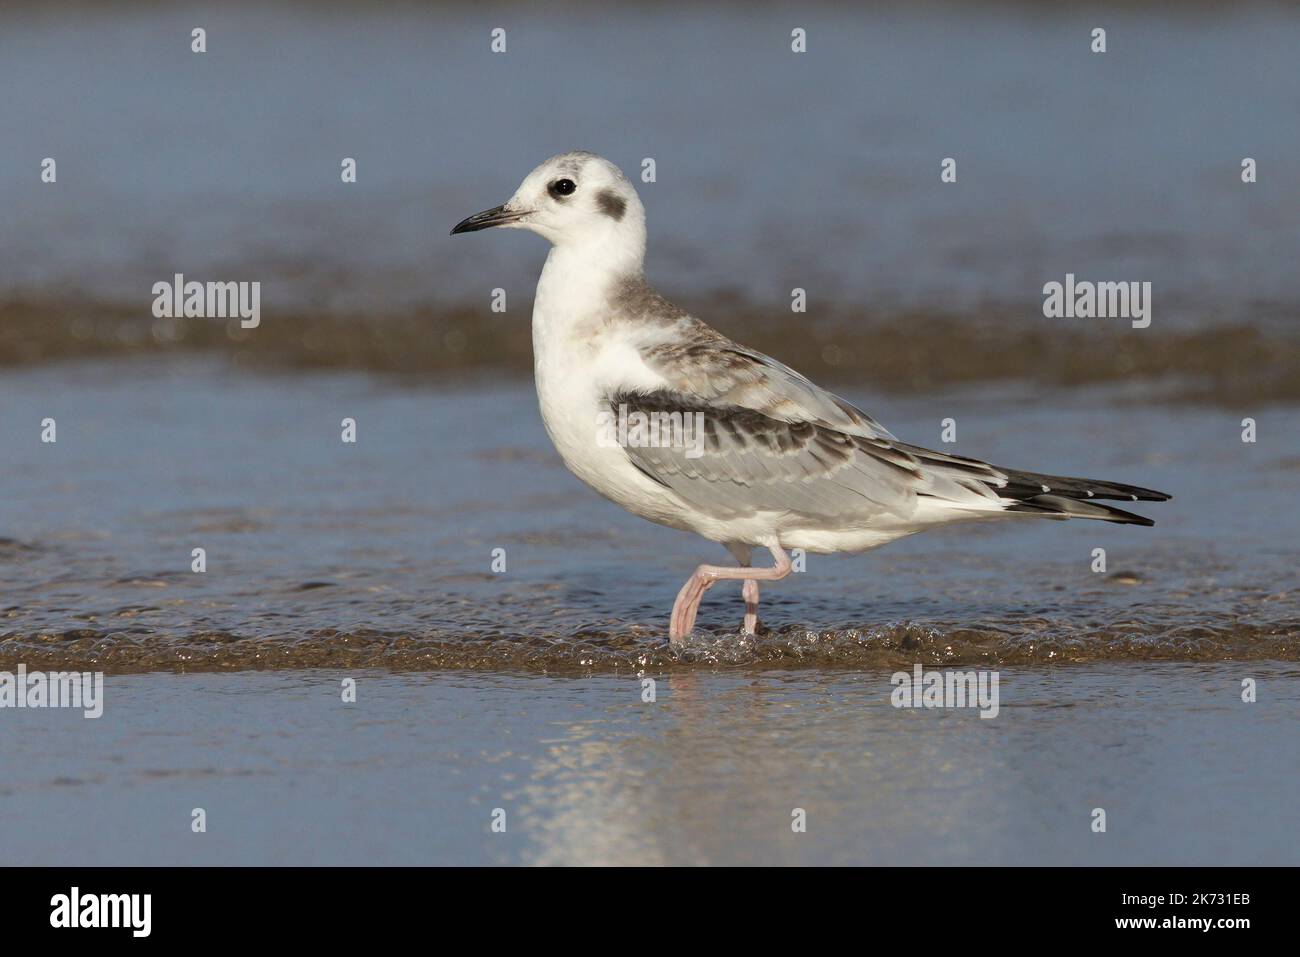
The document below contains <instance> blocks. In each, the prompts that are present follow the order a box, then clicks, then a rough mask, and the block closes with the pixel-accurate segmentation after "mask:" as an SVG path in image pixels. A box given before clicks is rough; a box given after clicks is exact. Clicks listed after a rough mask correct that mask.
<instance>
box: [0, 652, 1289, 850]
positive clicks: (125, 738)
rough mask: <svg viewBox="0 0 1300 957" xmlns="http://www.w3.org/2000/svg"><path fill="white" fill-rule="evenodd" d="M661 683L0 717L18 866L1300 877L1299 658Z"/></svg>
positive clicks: (189, 684) (425, 688) (117, 705)
mask: <svg viewBox="0 0 1300 957" xmlns="http://www.w3.org/2000/svg"><path fill="white" fill-rule="evenodd" d="M345 675H346V676H351V677H355V678H356V679H357V681H358V686H357V701H356V703H355V704H346V705H345V704H343V703H341V700H340V693H339V687H340V685H339V682H340V678H341V677H343V676H345ZM656 677H657V678H658V682H657V689H656V701H655V702H654V703H644V702H643V701H642V691H641V683H640V681H639V680H638V679H637V678H636V677H635V676H631V675H629V676H626V677H615V676H607V675H598V676H587V677H576V678H557V677H547V676H540V675H536V674H531V675H510V674H481V673H469V674H467V673H458V672H441V673H433V674H419V675H415V674H409V675H394V674H390V673H386V672H380V673H373V672H366V671H362V672H357V671H351V670H349V671H341V670H315V671H308V672H299V671H285V672H265V673H260V674H258V673H244V674H241V675H212V674H204V675H128V676H121V677H110V679H109V681H108V683H107V685H106V689H105V693H106V696H107V699H108V701H107V704H106V706H105V711H104V716H103V717H102V718H100V719H99V720H97V721H86V720H83V719H82V718H81V717H80V716H79V715H75V714H70V713H65V712H48V711H47V712H32V711H19V712H10V713H8V714H6V715H4V718H5V720H4V721H0V740H2V742H3V745H4V754H5V756H6V759H7V760H6V773H5V776H4V780H3V781H0V812H3V814H4V819H5V821H6V823H7V826H6V828H5V839H4V841H3V851H0V861H3V862H4V863H8V864H33V863H42V864H49V863H64V864H68V863H75V864H106V863H113V864H233V863H240V864H291V863H298V864H348V865H359V864H381V863H390V864H429V863H444V864H446V863H455V864H484V863H525V864H559V863H563V864H625V865H626V864H705V863H711V864H794V863H838V864H903V865H923V864H1072V865H1077V864H1149V863H1157V862H1158V863H1163V864H1212V865H1217V864H1246V865H1257V864H1291V865H1294V864H1296V863H1297V862H1298V861H1300V849H1298V848H1297V844H1296V841H1295V834H1296V832H1297V826H1298V825H1300V819H1298V817H1297V811H1296V804H1295V801H1294V800H1292V799H1291V794H1292V793H1293V788H1294V783H1295V769H1296V767H1297V766H1300V746H1298V745H1297V738H1296V735H1295V733H1294V731H1295V723H1296V719H1297V717H1300V671H1298V670H1297V667H1296V666H1295V665H1294V664H1262V663H1251V664H1245V663H1226V662H1225V663H1199V664H1195V665H1188V664H1148V663H1135V662H1124V663H1119V664H1101V665H1093V666H1079V667H1073V668H1041V667H1030V668H1019V667H1017V668H1009V669H1003V670H1002V673H1001V679H1002V680H1001V698H1002V704H1001V710H1000V712H999V714H998V716H997V717H996V718H995V719H992V720H983V719H981V718H979V717H978V716H977V714H976V713H975V712H972V711H936V710H928V711H927V710H896V709H894V708H892V707H891V706H890V704H889V692H890V690H891V686H890V683H889V675H888V674H887V673H885V672H877V671H870V670H863V671H854V672H843V671H823V670H798V671H766V672H760V673H755V672H747V673H743V674H718V673H712V672H708V671H702V672H696V673H681V674H671V675H657V676H656ZM1244 677H1253V678H1255V679H1256V680H1257V681H1258V687H1259V692H1260V694H1259V700H1258V701H1257V702H1256V703H1255V704H1244V703H1242V701H1241V699H1240V687H1241V680H1242V678H1244ZM1099 807H1100V808H1102V809H1104V810H1105V812H1106V815H1107V818H1106V832H1105V833H1104V834H1097V833H1093V831H1092V830H1091V823H1092V820H1093V812H1094V809H1095V808H1099ZM194 808H202V809H203V810H204V811H205V812H206V815H207V832H206V833H203V834H195V833H192V832H191V830H190V822H191V814H192V811H193V809H194ZM497 808H500V809H502V810H503V811H504V812H505V815H506V817H505V822H506V831H505V833H492V832H491V830H490V821H491V817H492V814H493V811H494V809H497ZM796 808H802V809H803V810H804V811H805V813H806V817H807V831H806V833H802V834H796V833H794V832H793V831H792V829H791V822H792V813H793V811H794V809H796Z"/></svg>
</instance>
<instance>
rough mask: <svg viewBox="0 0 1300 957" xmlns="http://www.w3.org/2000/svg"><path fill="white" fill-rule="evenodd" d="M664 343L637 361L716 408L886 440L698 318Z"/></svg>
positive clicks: (855, 414)
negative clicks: (749, 412) (740, 410)
mask: <svg viewBox="0 0 1300 957" xmlns="http://www.w3.org/2000/svg"><path fill="white" fill-rule="evenodd" d="M682 321H683V322H685V323H689V326H688V328H687V329H686V330H684V331H685V332H687V333H688V334H687V335H684V336H683V335H681V334H680V333H681V332H682V331H683V330H675V331H677V332H678V333H679V334H678V335H677V336H675V337H674V338H672V339H671V340H669V341H666V342H661V343H657V344H653V345H648V346H643V347H642V348H641V350H640V352H641V358H642V360H643V361H644V362H645V364H646V365H648V366H649V367H650V368H651V369H653V370H654V371H655V372H657V373H659V374H660V375H662V376H663V377H664V379H665V380H667V382H668V385H669V387H670V388H672V389H673V390H675V391H678V392H681V393H682V394H683V395H686V396H694V397H697V398H699V399H702V400H705V401H707V402H708V403H709V404H711V405H717V406H720V407H735V408H740V409H751V410H753V411H755V412H761V413H763V414H764V415H766V416H769V417H770V418H774V419H778V420H781V421H785V422H813V423H817V424H819V425H823V426H825V427H827V428H831V429H836V430H838V431H841V432H844V433H845V434H847V435H861V436H865V437H868V438H880V439H890V440H892V439H893V438H894V437H893V436H892V435H890V433H889V432H888V430H886V429H885V427H884V426H883V425H881V424H880V423H879V422H877V421H876V420H875V419H873V418H872V417H871V416H869V415H867V413H865V412H863V411H862V410H861V409H859V408H856V407H855V406H853V405H851V404H849V403H848V402H846V401H844V400H843V399H841V398H840V397H839V396H837V395H833V394H832V393H830V392H827V391H826V390H825V389H823V388H821V387H820V386H818V385H816V384H814V383H813V382H811V381H809V380H808V379H807V378H805V377H804V376H802V375H800V374H799V373H798V372H795V371H794V370H793V369H791V368H790V367H789V366H787V365H783V364H782V363H780V362H777V361H776V360H775V359H773V358H772V357H771V356H765V355H763V353H761V352H756V351H754V350H753V349H747V348H745V347H744V346H742V345H738V344H737V343H735V342H732V341H731V340H730V339H727V338H726V337H724V336H722V335H720V334H718V333H717V332H715V331H714V330H712V329H710V328H709V327H708V326H706V325H704V323H702V322H699V320H694V319H691V318H690V317H682Z"/></svg>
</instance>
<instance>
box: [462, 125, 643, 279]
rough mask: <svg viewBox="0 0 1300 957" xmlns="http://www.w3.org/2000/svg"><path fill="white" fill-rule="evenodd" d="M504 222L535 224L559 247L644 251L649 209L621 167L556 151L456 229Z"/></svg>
mask: <svg viewBox="0 0 1300 957" xmlns="http://www.w3.org/2000/svg"><path fill="white" fill-rule="evenodd" d="M493 226H501V227H504V228H506V229H531V230H532V231H533V232H535V233H537V234H538V235H539V236H542V237H544V238H546V239H548V240H550V241H551V242H552V243H553V244H554V245H556V246H561V247H565V246H572V247H588V248H590V249H591V250H592V251H593V252H596V251H603V252H604V253H605V254H623V255H633V256H635V258H636V259H637V260H638V262H639V260H640V258H641V257H642V256H643V255H644V253H645V208H644V207H643V206H642V205H641V200H640V198H639V197H638V196H637V194H636V190H635V189H633V188H632V184H631V183H629V182H628V180H627V177H626V176H624V175H623V172H622V170H620V169H619V168H618V167H617V166H615V165H614V164H613V163H611V162H610V161H609V160H607V159H605V158H604V157H603V156H597V155H596V154H595V153H588V152H585V151H583V150H578V151H575V152H572V153H561V154H560V155H559V156H552V157H551V158H550V159H548V160H547V161H546V162H545V163H543V164H542V165H541V166H538V167H537V168H536V169H535V170H533V171H532V172H531V173H529V174H528V175H527V176H525V177H524V181H523V182H522V183H520V184H519V188H518V189H517V190H515V194H514V195H513V196H511V197H510V199H508V200H507V201H506V202H504V203H502V204H501V205H500V206H494V207H493V208H492V209H486V210H484V211H483V212H481V213H476V214H475V215H473V216H471V217H469V218H468V219H464V220H462V221H461V222H459V223H457V224H456V226H455V228H454V229H452V231H451V232H452V235H455V234H456V233H468V232H473V231H474V230H476V229H489V228H491V227H493Z"/></svg>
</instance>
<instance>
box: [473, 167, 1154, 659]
mask: <svg viewBox="0 0 1300 957" xmlns="http://www.w3.org/2000/svg"><path fill="white" fill-rule="evenodd" d="M489 228H501V229H527V230H531V231H532V232H534V233H537V234H538V235H540V236H542V237H543V238H545V239H547V240H549V241H550V243H551V250H550V252H549V254H548V255H547V257H546V265H545V266H544V267H543V269H542V275H541V278H540V279H539V280H538V282H537V296H536V299H535V301H534V304H533V358H534V377H535V379H536V383H537V397H538V402H539V405H540V407H541V414H542V422H543V423H544V424H545V426H546V431H547V433H548V434H549V435H550V438H551V441H552V442H553V443H554V444H555V448H556V450H557V451H558V452H559V453H560V457H561V458H562V459H563V460H564V464H565V465H566V466H568V468H569V470H570V471H572V472H573V473H574V474H575V475H576V476H577V477H578V478H580V479H581V480H582V481H583V482H585V483H586V484H587V485H589V486H591V487H592V488H593V489H595V490H596V491H597V492H599V493H600V494H601V495H603V496H605V497H606V498H608V499H610V500H611V501H613V502H615V503H617V504H618V505H621V506H622V507H623V508H625V509H627V510H628V511H629V512H631V513H632V514H634V515H639V516H640V517H642V518H645V519H648V520H650V521H652V522H656V523H658V524H660V525H666V526H668V527H670V528H676V529H681V530H684V531H689V532H694V533H696V534H697V535H701V536H703V537H704V538H706V539H709V540H710V541H714V542H718V543H720V544H722V545H723V546H725V547H726V549H727V550H728V551H729V552H730V553H731V555H732V556H733V557H734V558H735V559H736V561H737V563H738V567H737V566H720V565H700V566H699V567H698V568H696V569H695V571H694V573H693V574H692V575H691V577H690V578H688V579H687V580H686V583H685V584H684V585H683V586H682V588H681V591H680V592H679V593H678V595H677V600H676V601H675V602H674V604H673V611H672V616H671V619H670V621H669V641H670V643H672V644H680V643H682V642H684V641H686V640H687V639H688V638H689V637H690V635H691V633H692V632H693V630H694V627H695V617H696V613H697V611H698V610H699V606H700V601H701V599H702V598H703V596H704V593H705V592H706V591H707V590H708V589H709V588H711V587H712V586H713V585H714V584H715V583H717V582H719V581H724V580H734V581H740V582H742V583H743V584H742V588H741V594H742V596H743V598H744V602H745V617H744V622H743V628H744V632H745V633H746V634H751V635H752V634H754V633H755V631H756V629H757V627H758V595H759V593H758V583H759V582H760V581H779V580H781V579H783V578H785V577H786V576H787V575H789V574H790V571H791V561H790V557H789V554H788V553H787V549H803V550H804V551H805V552H814V553H832V552H861V551H866V550H867V549H873V548H878V547H879V546H881V545H884V544H886V543H887V542H892V541H894V540H895V539H899V538H903V537H904V536H907V535H912V534H915V533H916V532H921V531H925V530H927V529H931V528H937V527H939V526H941V525H950V524H953V523H955V522H971V521H980V520H991V519H1005V518H1017V517H1027V516H1032V517H1039V518H1055V519H1067V518H1090V519H1100V520H1101V521H1106V522H1117V523H1121V524H1130V525H1153V524H1154V522H1152V521H1151V520H1150V519H1148V518H1145V517H1143V516H1140V515H1135V514H1133V513H1130V512H1125V511H1122V510H1120V509H1118V508H1115V507H1114V506H1111V505H1102V504H1100V503H1099V502H1098V500H1099V499H1110V500H1123V501H1139V500H1141V501H1151V502H1163V501H1166V500H1168V499H1169V496H1168V495H1166V494H1165V493H1163V492H1156V491H1152V490H1151V489H1145V488H1138V487H1137V486H1132V485H1121V484H1118V483H1116V482H1100V481H1093V480H1091V479H1081V478H1065V477H1061V476H1055V475H1042V474H1038V473H1034V472H1022V471H1018V470H1015V469H1008V468H998V467H996V466H993V465H989V464H987V463H985V462H981V461H978V460H976V459H970V458H964V457H962V456H957V455H949V454H946V453H944V452H935V451H931V450H930V449H925V448H922V447H920V446H916V445H910V444H908V443H906V442H902V441H900V440H899V439H897V438H895V437H894V436H893V435H892V434H891V433H889V432H888V431H886V429H885V428H884V427H883V426H882V425H880V423H878V422H877V421H876V420H875V419H873V418H872V417H871V416H870V415H868V414H867V413H865V412H863V411H862V410H861V409H858V408H856V407H854V406H853V405H851V404H850V403H848V402H846V401H845V400H844V399H841V398H840V397H838V396H836V395H833V394H831V393H830V392H827V391H826V390H825V389H822V388H820V387H819V386H817V385H815V384H813V383H812V382H811V381H809V380H808V379H807V378H805V377H804V376H802V375H800V374H799V373H798V372H795V371H794V370H793V369H791V368H789V367H788V366H785V365H782V364H781V363H780V362H778V361H776V360H775V359H773V358H771V357H769V356H765V355H763V354H762V353H761V352H756V351H755V350H753V349H749V348H746V347H745V346H742V345H740V344H739V343H736V342H733V341H732V340H731V339H729V338H727V337H726V336H724V335H722V333H720V332H718V331H716V330H715V329H713V328H712V327H710V326H708V325H706V324H705V323H704V322H702V321H701V320H699V319H697V318H695V317H694V316H692V315H690V314H689V313H688V312H686V311H685V310H684V309H681V308H679V307H678V306H675V305H673V304H672V303H671V302H669V301H668V300H667V299H665V298H663V297H662V296H661V295H659V293H657V292H655V290H654V289H653V288H651V286H650V285H649V284H648V283H647V282H646V280H645V277H644V274H643V267H644V262H645V248H646V220H645V208H644V207H643V206H642V205H641V200H640V197H638V196H637V192H636V189H635V188H634V187H633V186H632V184H631V183H630V182H629V181H628V180H627V178H626V177H625V176H624V175H623V173H622V171H621V170H619V168H618V167H617V166H615V165H614V164H613V163H611V162H609V160H606V159H604V158H603V157H600V156H597V155H596V154H594V153H589V152H586V151H583V150H578V151H574V152H570V153H563V154H561V155H559V156H554V157H552V158H551V159H548V160H547V161H546V162H544V163H542V164H541V165H540V166H538V167H537V168H536V169H534V170H533V171H532V172H531V173H529V174H528V175H527V176H526V177H525V178H524V181H523V182H522V183H521V184H520V186H519V188H518V189H517V190H516V191H515V194H514V195H513V196H512V197H510V199H509V200H508V201H506V202H505V203H503V204H501V205H500V206H494V207H493V208H491V209H488V210H484V211H483V212H481V213H476V214H475V215H473V216H470V217H469V218H467V219H465V220H462V221H461V222H460V223H457V224H456V226H455V228H453V229H452V231H451V232H452V234H453V235H455V234H457V233H468V232H473V231H475V230H480V229H489ZM615 419H617V421H619V422H620V423H628V422H632V423H636V424H637V428H633V429H624V428H622V427H620V428H619V429H618V430H617V436H616V438H615V439H614V440H613V441H611V440H610V423H611V421H613V420H615ZM646 423H656V424H663V425H664V428H663V429H661V430H657V429H654V428H651V429H650V430H649V432H648V433H647V430H646V428H645V427H644V426H645V424H646ZM690 423H698V426H699V428H698V429H697V430H696V434H695V435H690V434H689V433H690V431H691V430H690V429H689V427H688V426H689V424H690ZM647 436H648V440H647ZM755 548H763V549H767V551H768V552H770V553H771V555H772V559H773V562H774V564H773V565H772V567H770V568H759V567H754V566H752V565H751V557H752V554H753V549H755Z"/></svg>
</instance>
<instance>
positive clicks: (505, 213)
mask: <svg viewBox="0 0 1300 957" xmlns="http://www.w3.org/2000/svg"><path fill="white" fill-rule="evenodd" d="M522 215H523V213H519V212H515V211H514V210H509V209H506V207H505V204H504V203H503V204H502V205H500V206H493V207H492V208H491V209H485V210H483V212H481V213H475V214H474V215H473V216H471V217H469V219H462V220H461V221H460V222H459V223H457V224H456V225H455V226H453V227H452V230H451V235H453V236H455V235H456V234H457V233H472V232H474V231H475V230H476V229H491V228H492V227H493V226H504V225H505V224H506V223H513V222H514V221H515V220H516V219H518V218H519V217H520V216H522Z"/></svg>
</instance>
